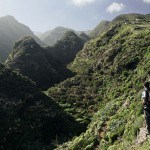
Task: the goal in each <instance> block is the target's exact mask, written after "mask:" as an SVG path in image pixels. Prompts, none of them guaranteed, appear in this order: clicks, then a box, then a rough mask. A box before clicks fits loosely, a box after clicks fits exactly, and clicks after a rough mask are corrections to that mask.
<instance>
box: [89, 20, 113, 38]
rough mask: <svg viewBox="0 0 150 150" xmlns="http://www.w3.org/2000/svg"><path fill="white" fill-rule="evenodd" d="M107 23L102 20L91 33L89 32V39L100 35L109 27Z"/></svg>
mask: <svg viewBox="0 0 150 150" xmlns="http://www.w3.org/2000/svg"><path fill="white" fill-rule="evenodd" d="M109 23H110V22H109V21H107V20H103V21H101V22H100V23H99V24H98V25H97V26H96V27H95V28H94V29H93V30H92V31H91V32H89V34H88V35H89V37H90V38H95V37H97V36H98V35H100V34H101V33H102V32H103V31H104V30H105V29H106V28H107V27H108V25H109Z"/></svg>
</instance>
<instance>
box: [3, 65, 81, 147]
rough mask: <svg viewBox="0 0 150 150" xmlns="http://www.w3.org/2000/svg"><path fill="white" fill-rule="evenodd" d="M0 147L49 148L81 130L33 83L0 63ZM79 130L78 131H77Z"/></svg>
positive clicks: (77, 124) (79, 125)
mask: <svg viewBox="0 0 150 150" xmlns="http://www.w3.org/2000/svg"><path fill="white" fill-rule="evenodd" d="M0 91H1V92H0V147H1V148H0V149H1V150H6V149H7V150H20V149H21V150H35V149H49V147H50V148H51V149H53V148H54V147H55V145H53V143H52V140H55V139H56V137H57V140H58V141H59V142H60V143H61V142H63V141H65V140H67V139H68V138H71V137H72V136H74V135H78V134H79V133H80V132H82V131H83V125H82V124H79V123H78V122H76V121H75V120H74V118H72V117H71V116H69V115H68V114H66V113H65V112H64V111H63V110H62V108H61V107H60V106H59V105H58V104H56V103H55V102H54V101H53V100H52V99H51V98H49V97H47V96H46V95H45V94H43V93H42V92H40V91H39V89H38V88H37V87H36V85H35V84H34V83H33V82H32V81H30V80H29V79H28V78H26V77H22V76H21V75H19V74H16V73H15V72H12V71H11V70H8V69H6V68H5V67H4V66H3V65H1V64H0ZM79 129H80V130H79Z"/></svg>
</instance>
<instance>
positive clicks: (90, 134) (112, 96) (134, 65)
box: [47, 15, 150, 150]
mask: <svg viewBox="0 0 150 150" xmlns="http://www.w3.org/2000/svg"><path fill="white" fill-rule="evenodd" d="M136 17H137V16H135V17H134V15H133V17H130V16H127V18H129V19H128V20H127V19H126V21H124V20H121V19H120V18H117V20H115V21H113V22H112V23H111V25H110V27H109V29H108V30H107V31H106V32H104V33H103V34H102V35H101V36H99V37H98V38H97V39H94V40H91V41H90V42H89V43H87V44H86V45H85V47H84V48H83V50H82V51H81V52H79V53H78V54H77V57H76V59H75V61H74V62H73V64H72V65H71V66H70V68H71V69H72V70H73V71H75V72H77V75H76V76H75V77H73V78H71V79H68V80H66V81H65V82H63V83H61V84H59V85H58V86H56V87H53V88H51V89H49V90H48V92H47V93H48V94H49V96H50V97H52V98H53V99H55V100H57V99H58V97H59V101H58V102H59V103H60V105H61V106H63V107H64V108H65V111H66V112H69V113H70V114H72V115H73V116H74V117H75V118H76V119H77V120H80V121H81V122H85V123H87V122H88V120H89V119H90V118H91V116H92V115H93V114H94V112H96V111H97V110H98V111H97V113H95V115H94V117H93V118H92V121H91V123H90V124H89V126H88V129H87V131H86V132H85V133H83V134H82V135H81V136H79V137H77V138H75V139H74V140H72V141H71V142H69V143H66V144H64V145H63V147H60V148H58V149H74V150H79V149H89V150H90V149H93V148H97V149H109V150H112V149H114V150H115V149H117V148H118V147H119V148H120V149H125V148H128V147H130V146H131V145H132V144H133V141H134V140H135V137H136V135H137V132H138V130H139V128H140V127H141V126H142V124H143V117H142V108H141V101H140V97H141V89H142V85H141V82H142V80H143V79H146V77H147V78H148V77H149V74H150V69H149V67H150V45H149V43H150V38H149V37H150V25H149V17H148V16H146V17H147V18H146V17H145V16H142V17H140V19H136ZM87 116H88V117H87Z"/></svg>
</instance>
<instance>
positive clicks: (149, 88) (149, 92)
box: [142, 82, 150, 134]
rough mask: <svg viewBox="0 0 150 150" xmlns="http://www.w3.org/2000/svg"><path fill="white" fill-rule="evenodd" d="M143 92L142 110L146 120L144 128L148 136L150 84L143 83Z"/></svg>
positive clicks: (149, 131) (149, 128) (149, 125)
mask: <svg viewBox="0 0 150 150" xmlns="http://www.w3.org/2000/svg"><path fill="white" fill-rule="evenodd" d="M143 86H144V91H143V92H142V99H143V108H144V114H145V120H146V128H147V131H148V134H150V83H149V82H145V83H144V85H143Z"/></svg>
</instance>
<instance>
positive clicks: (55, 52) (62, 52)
mask: <svg viewBox="0 0 150 150" xmlns="http://www.w3.org/2000/svg"><path fill="white" fill-rule="evenodd" d="M85 36H86V35H85V34H84V36H83V34H81V36H80V37H79V36H78V35H76V34H75V33H74V32H72V31H68V32H66V33H65V35H64V36H63V38H62V39H61V40H59V41H57V43H56V44H55V45H54V46H52V47H48V48H47V51H48V52H49V53H50V54H51V55H52V56H53V57H55V58H57V60H59V61H60V62H61V63H63V64H68V63H70V62H72V61H73V60H74V58H75V56H76V54H77V53H78V52H79V51H80V50H81V49H82V48H83V45H84V43H85V42H86V41H87V37H85ZM81 37H82V38H81Z"/></svg>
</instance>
